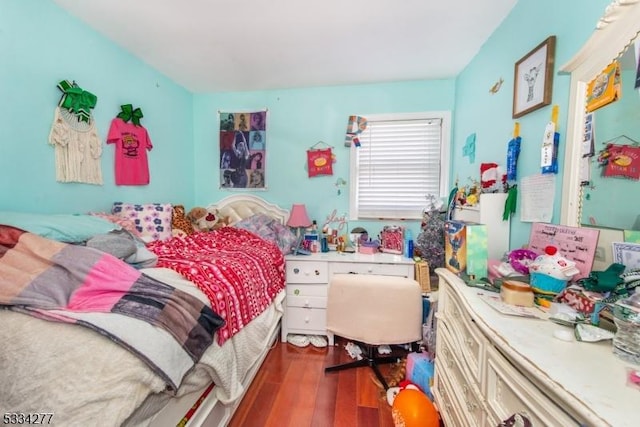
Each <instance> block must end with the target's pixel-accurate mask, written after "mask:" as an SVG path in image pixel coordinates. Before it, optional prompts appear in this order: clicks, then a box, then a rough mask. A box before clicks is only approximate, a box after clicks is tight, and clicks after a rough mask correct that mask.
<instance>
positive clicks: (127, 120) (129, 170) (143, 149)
mask: <svg viewBox="0 0 640 427" xmlns="http://www.w3.org/2000/svg"><path fill="white" fill-rule="evenodd" d="M120 110H121V111H120V113H118V115H117V116H116V117H114V118H113V120H111V126H109V134H108V135H107V144H115V147H116V148H115V150H116V154H115V178H116V185H148V184H149V182H150V181H151V175H150V173H149V161H148V158H147V151H151V149H152V148H153V144H152V143H151V138H150V137H149V133H148V132H147V129H145V127H144V126H142V125H141V124H140V119H141V118H142V110H140V109H139V108H136V109H134V108H133V106H132V105H131V104H125V105H121V106H120Z"/></svg>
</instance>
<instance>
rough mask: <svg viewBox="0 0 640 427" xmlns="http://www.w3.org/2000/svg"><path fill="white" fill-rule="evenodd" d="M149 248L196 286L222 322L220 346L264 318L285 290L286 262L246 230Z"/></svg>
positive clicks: (271, 246) (274, 248)
mask: <svg viewBox="0 0 640 427" xmlns="http://www.w3.org/2000/svg"><path fill="white" fill-rule="evenodd" d="M148 248H149V249H150V250H151V251H152V252H153V253H155V254H156V255H157V256H158V264H157V266H158V267H167V268H170V269H172V270H175V271H177V272H178V273H180V274H182V275H183V276H185V277H186V278H187V279H189V280H190V281H192V282H193V283H195V284H196V285H197V286H198V287H199V288H200V289H201V290H202V291H203V292H204V293H205V294H206V295H207V297H208V298H209V301H210V302H211V308H212V309H213V310H214V311H215V312H216V313H218V314H219V315H220V316H221V317H222V318H223V319H224V320H225V322H226V323H225V325H224V326H222V327H221V328H220V329H219V330H218V331H217V341H218V344H220V345H222V344H223V343H224V342H225V341H226V340H228V339H229V338H231V337H232V336H233V335H235V334H236V333H237V332H238V331H240V330H241V329H242V328H243V327H244V326H245V325H247V324H248V323H249V322H250V321H251V320H253V319H254V318H255V317H257V316H258V315H259V314H260V313H262V312H263V311H264V310H265V309H266V308H267V306H269V304H271V302H272V301H273V299H274V297H275V296H276V295H277V294H278V292H280V291H281V290H282V289H284V282H285V280H284V256H283V255H282V252H280V250H279V248H278V246H277V245H275V244H274V243H271V242H268V241H266V240H264V239H262V238H260V237H258V236H257V235H255V234H253V233H250V232H248V231H246V230H241V229H237V228H234V227H224V228H221V229H218V230H215V231H211V232H206V233H196V234H193V235H191V236H186V237H175V238H173V239H169V240H165V241H156V242H152V243H150V244H149V245H148Z"/></svg>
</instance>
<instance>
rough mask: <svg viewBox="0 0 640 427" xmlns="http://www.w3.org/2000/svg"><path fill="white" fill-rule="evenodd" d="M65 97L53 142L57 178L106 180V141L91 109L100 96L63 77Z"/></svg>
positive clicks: (87, 181) (57, 111)
mask: <svg viewBox="0 0 640 427" xmlns="http://www.w3.org/2000/svg"><path fill="white" fill-rule="evenodd" d="M57 87H58V89H60V90H61V91H62V97H61V98H60V101H59V102H58V106H57V107H56V108H55V111H54V118H53V123H52V125H51V130H50V132H49V144H50V145H52V146H54V147H55V157H56V181H58V182H80V183H84V184H97V185H101V184H102V166H101V158H102V141H101V140H100V137H99V136H98V130H97V129H96V125H95V120H93V116H92V114H91V109H92V108H94V107H95V106H96V102H97V101H98V98H97V97H96V96H95V95H94V94H92V93H90V92H87V91H86V90H84V89H82V88H81V87H79V86H78V85H77V84H76V82H75V81H74V82H69V81H68V80H63V81H61V82H60V83H58V85H57Z"/></svg>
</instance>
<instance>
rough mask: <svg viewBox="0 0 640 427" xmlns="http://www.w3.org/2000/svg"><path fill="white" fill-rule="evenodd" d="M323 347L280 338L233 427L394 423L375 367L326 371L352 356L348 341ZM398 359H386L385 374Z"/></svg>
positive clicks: (342, 426) (350, 426) (371, 426)
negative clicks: (295, 343) (293, 343)
mask: <svg viewBox="0 0 640 427" xmlns="http://www.w3.org/2000/svg"><path fill="white" fill-rule="evenodd" d="M338 344H339V345H337V346H333V347H327V348H324V349H318V348H315V347H313V346H311V345H310V346H308V347H304V348H298V347H295V346H293V345H291V344H288V343H281V342H279V341H278V342H277V343H276V344H275V345H274V348H272V349H271V351H270V352H269V354H268V355H267V358H266V359H265V361H264V363H263V365H262V367H261V368H260V371H259V372H258V373H257V374H256V377H255V379H254V381H253V383H252V384H251V386H250V388H249V390H247V393H246V394H245V397H244V399H243V400H242V402H241V403H240V406H239V407H238V409H237V410H236V413H235V415H234V417H233V419H232V420H231V422H230V424H229V426H230V427H263V426H269V427H283V426H292V427H293V426H295V427H304V426H310V427H311V426H313V427H331V426H336V427H393V425H394V424H393V420H392V418H391V407H390V406H389V405H388V404H387V400H386V397H385V395H384V393H383V392H382V389H381V388H379V387H378V386H377V385H376V384H375V383H374V381H373V379H375V375H374V373H373V371H372V370H371V368H370V367H368V366H367V367H361V368H353V369H347V370H343V371H338V372H330V373H327V374H325V373H324V368H325V367H326V366H331V365H336V364H339V363H344V362H349V361H351V360H352V359H351V358H350V357H349V355H348V353H347V352H346V350H345V349H344V344H345V341H342V340H338ZM391 367H392V365H382V366H381V371H382V373H383V375H384V376H385V378H388V377H389V374H390V369H391Z"/></svg>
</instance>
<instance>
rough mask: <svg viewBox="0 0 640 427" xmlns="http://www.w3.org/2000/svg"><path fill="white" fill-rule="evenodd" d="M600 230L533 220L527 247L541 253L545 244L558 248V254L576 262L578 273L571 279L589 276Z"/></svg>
mask: <svg viewBox="0 0 640 427" xmlns="http://www.w3.org/2000/svg"><path fill="white" fill-rule="evenodd" d="M599 235H600V231H599V230H596V229H595V228H587V227H569V226H565V225H555V224H547V223H543V222H535V223H533V224H532V226H531V236H530V237H529V249H530V250H532V251H534V252H535V253H537V254H543V253H544V248H545V247H546V246H549V245H552V246H555V247H557V248H558V251H559V252H560V254H561V255H562V256H563V257H565V258H567V259H569V260H571V261H574V262H575V263H576V268H577V269H578V270H580V273H578V274H576V275H575V276H574V277H573V280H577V279H582V278H584V277H589V273H591V267H592V266H593V258H594V257H595V254H596V246H597V245H598V236H599Z"/></svg>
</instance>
